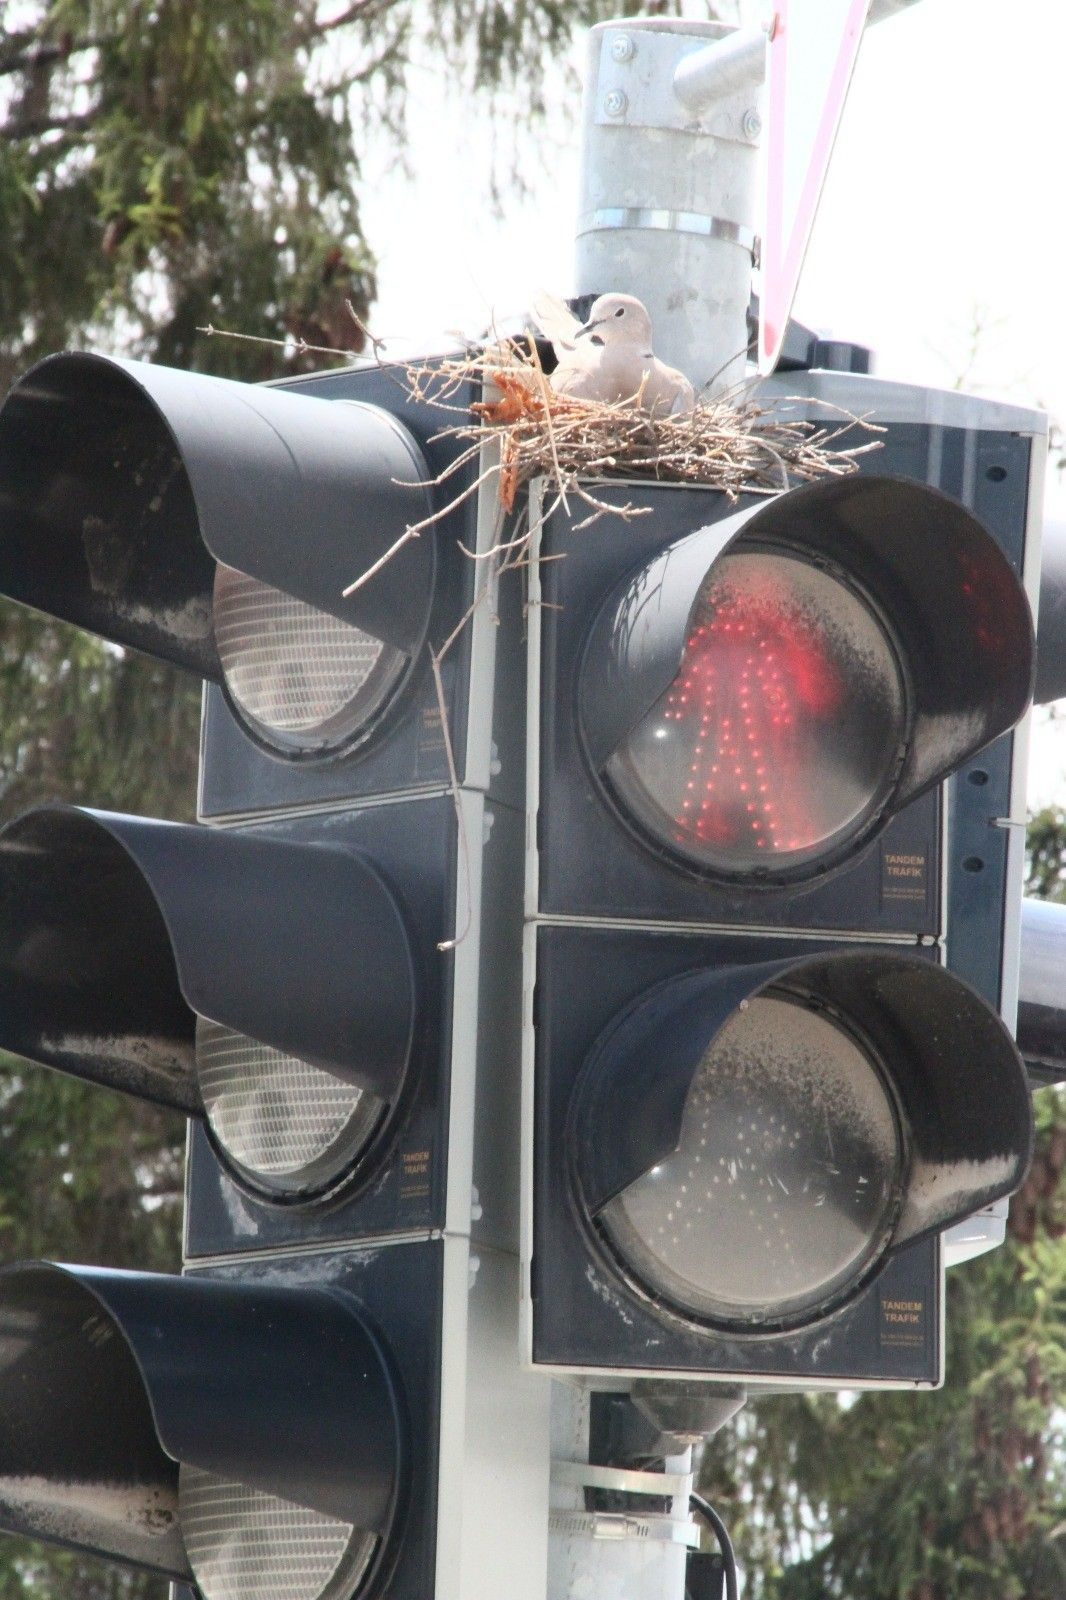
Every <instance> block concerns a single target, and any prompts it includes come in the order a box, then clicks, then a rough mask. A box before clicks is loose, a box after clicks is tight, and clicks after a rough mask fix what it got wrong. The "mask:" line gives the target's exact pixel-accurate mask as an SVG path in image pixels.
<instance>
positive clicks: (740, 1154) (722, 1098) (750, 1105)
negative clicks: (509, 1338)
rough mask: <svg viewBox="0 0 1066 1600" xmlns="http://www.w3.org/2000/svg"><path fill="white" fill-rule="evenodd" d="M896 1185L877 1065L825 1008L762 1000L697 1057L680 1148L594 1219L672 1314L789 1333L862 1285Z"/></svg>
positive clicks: (897, 1138) (898, 1152) (881, 1242)
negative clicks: (769, 1327) (785, 1328)
mask: <svg viewBox="0 0 1066 1600" xmlns="http://www.w3.org/2000/svg"><path fill="white" fill-rule="evenodd" d="M903 1176H904V1148H903V1143H902V1137H901V1134H900V1127H899V1121H898V1118H897V1115H896V1110H895V1105H894V1102H893V1100H892V1098H891V1097H890V1094H889V1091H888V1090H887V1088H886V1087H885V1083H884V1080H883V1078H882V1076H881V1073H880V1072H879V1071H878V1069H877V1068H876V1066H875V1065H874V1063H873V1061H872V1060H871V1059H870V1057H869V1056H868V1055H867V1054H866V1052H865V1051H864V1050H863V1049H862V1048H861V1047H860V1045H859V1043H858V1042H857V1040H856V1039H855V1038H853V1037H852V1035H851V1034H850V1033H848V1032H846V1031H845V1030H844V1029H843V1028H842V1027H840V1026H839V1025H838V1024H837V1023H836V1022H835V1021H834V1020H833V1019H832V1018H831V1017H829V1016H828V1015H826V1014H825V1013H824V1012H821V1011H815V1010H812V1009H810V1008H808V1007H807V1006H806V1005H804V1004H802V1003H800V1002H798V1001H795V1000H793V999H791V998H789V997H787V996H784V995H781V996H779V995H777V994H776V993H775V992H774V991H772V990H771V991H767V992H766V993H764V994H761V995H757V996H756V997H755V998H754V999H752V1000H751V1001H748V1002H745V1003H744V1005H743V1006H742V1008H741V1009H740V1010H739V1011H738V1012H736V1013H735V1014H734V1015H733V1017H732V1018H731V1019H730V1020H729V1021H728V1022H727V1023H726V1025H725V1027H724V1028H722V1029H721V1031H720V1032H719V1033H718V1035H717V1036H716V1038H715V1039H714V1040H713V1042H712V1043H711V1045H710V1046H709V1048H708V1049H707V1050H706V1051H705V1053H704V1055H703V1057H702V1058H701V1060H700V1062H699V1065H698V1067H697V1069H696V1072H695V1075H694V1077H693V1079H692V1083H691V1086H690V1089H689V1092H688V1097H687V1100H686V1104H685V1109H684V1115H683V1119H682V1126H681V1135H680V1139H679V1142H678V1145H677V1148H676V1149H675V1150H674V1151H673V1152H672V1153H671V1154H670V1155H668V1156H667V1157H665V1158H664V1159H663V1160H662V1161H660V1163H659V1164H658V1165H657V1166H655V1167H654V1168H653V1169H652V1170H651V1171H650V1172H648V1173H645V1175H644V1176H643V1177H641V1178H639V1179H638V1180H637V1181H636V1182H635V1183H632V1184H630V1185H629V1187H628V1188H626V1189H625V1190H623V1191H622V1193H621V1194H619V1195H617V1196H616V1197H615V1198H614V1199H612V1200H610V1201H609V1202H608V1203H607V1205H606V1206H604V1208H603V1209H602V1211H601V1212H600V1213H599V1216H598V1219H597V1220H598V1222H599V1224H600V1225H601V1227H602V1228H603V1229H604V1231H605V1232H606V1234H607V1236H608V1238H609V1239H610V1240H611V1242H612V1244H613V1246H614V1248H615V1250H616V1251H617V1252H618V1254H619V1255H620V1256H621V1257H622V1258H623V1260H624V1262H625V1263H627V1264H628V1266H629V1267H630V1268H631V1269H632V1271H633V1272H634V1273H635V1274H636V1276H637V1277H638V1278H639V1279H640V1280H641V1281H642V1283H643V1285H644V1286H645V1288H646V1289H648V1290H649V1291H651V1293H653V1294H654V1295H655V1296H656V1297H657V1298H661V1299H662V1300H664V1301H665V1302H667V1303H668V1304H670V1305H672V1306H674V1307H676V1308H677V1309H678V1310H679V1311H681V1312H683V1313H688V1314H691V1315H694V1316H695V1317H697V1318H699V1319H706V1320H709V1321H712V1322H716V1323H724V1324H729V1325H731V1326H734V1327H738V1328H745V1327H758V1326H766V1325H777V1326H796V1325H800V1324H803V1323H805V1322H809V1321H811V1320H813V1319H814V1318H816V1317H817V1316H818V1315H819V1314H821V1313H822V1312H823V1311H824V1310H825V1309H826V1308H827V1307H829V1306H831V1305H832V1304H833V1303H834V1302H836V1301H838V1300H839V1299H840V1298H841V1297H842V1296H844V1295H845V1294H846V1293H847V1292H848V1290H849V1289H850V1288H852V1287H853V1286H857V1285H858V1284H859V1283H860V1282H861V1281H864V1279H865V1277H866V1274H867V1272H868V1270H869V1269H870V1267H871V1266H872V1265H873V1263H875V1262H876V1260H877V1259H878V1258H879V1256H880V1255H881V1254H882V1253H883V1250H884V1249H885V1247H886V1246H887V1244H888V1240H889V1237H890V1234H891V1228H892V1225H893V1223H894V1220H895V1217H896V1215H897V1214H898V1211H899V1206H900V1202H901V1195H902V1183H903Z"/></svg>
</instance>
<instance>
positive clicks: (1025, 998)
mask: <svg viewBox="0 0 1066 1600" xmlns="http://www.w3.org/2000/svg"><path fill="white" fill-rule="evenodd" d="M1018 1049H1019V1050H1020V1051H1021V1053H1022V1055H1023V1056H1024V1057H1025V1061H1026V1065H1027V1066H1028V1068H1029V1071H1030V1072H1031V1073H1032V1075H1033V1077H1034V1078H1035V1079H1037V1080H1038V1081H1039V1082H1041V1083H1061V1082H1063V1081H1066V905H1056V904H1055V903H1054V902H1052V901H1049V900H1033V899H1025V900H1023V901H1022V960H1021V974H1020V977H1019V984H1018Z"/></svg>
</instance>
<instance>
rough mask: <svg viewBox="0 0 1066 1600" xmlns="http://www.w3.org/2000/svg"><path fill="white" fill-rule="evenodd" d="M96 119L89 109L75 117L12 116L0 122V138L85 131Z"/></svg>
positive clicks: (20, 137) (32, 137) (28, 137)
mask: <svg viewBox="0 0 1066 1600" xmlns="http://www.w3.org/2000/svg"><path fill="white" fill-rule="evenodd" d="M95 121H96V117H95V114H94V113H93V112H91V111H87V112H83V113H82V114H81V115H80V116H76V117H50V116H44V117H17V116H16V117H14V118H13V119H12V121H10V122H5V123H2V124H0V139H5V140H7V139H36V138H38V137H39V136H40V135H41V134H43V133H87V132H88V130H89V129H90V128H91V127H92V126H93V123H94V122H95Z"/></svg>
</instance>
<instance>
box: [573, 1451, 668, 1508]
mask: <svg viewBox="0 0 1066 1600" xmlns="http://www.w3.org/2000/svg"><path fill="white" fill-rule="evenodd" d="M551 1475H552V1482H553V1483H560V1484H565V1485H566V1487H567V1488H569V1489H613V1490H615V1492H616V1493H622V1494H653V1495H655V1496H657V1497H658V1498H660V1499H662V1498H665V1497H666V1496H669V1497H670V1498H671V1499H677V1498H678V1496H683V1497H684V1498H685V1501H686V1503H687V1501H688V1496H689V1495H690V1494H691V1492H692V1477H691V1474H689V1473H687V1472H639V1471H637V1469H636V1468H635V1467H594V1466H590V1465H589V1463H588V1462H587V1461H553V1462H552V1468H551Z"/></svg>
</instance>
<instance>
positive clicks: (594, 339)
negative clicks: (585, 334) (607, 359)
mask: <svg viewBox="0 0 1066 1600" xmlns="http://www.w3.org/2000/svg"><path fill="white" fill-rule="evenodd" d="M603 342H604V341H603V340H602V339H601V338H600V336H599V334H598V333H594V334H593V335H592V337H591V338H590V339H589V344H600V345H602V344H603Z"/></svg>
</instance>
